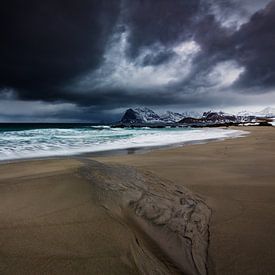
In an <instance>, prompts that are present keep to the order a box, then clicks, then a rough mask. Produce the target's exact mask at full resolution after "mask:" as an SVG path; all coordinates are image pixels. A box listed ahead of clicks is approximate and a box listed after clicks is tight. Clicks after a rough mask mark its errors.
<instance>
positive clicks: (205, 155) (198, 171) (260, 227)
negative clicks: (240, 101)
mask: <svg viewBox="0 0 275 275" xmlns="http://www.w3.org/2000/svg"><path fill="white" fill-rule="evenodd" d="M237 129H241V130H246V131H249V132H250V135H248V136H247V137H242V138H236V139H230V140H226V141H218V142H211V143H208V144H204V145H191V146H186V147H182V148H176V149H168V150H166V149H165V150H157V151H153V152H150V153H147V154H144V155H128V156H124V157H111V158H110V157H108V158H98V160H99V161H103V162H113V163H114V162H115V163H122V164H124V163H127V164H128V165H133V166H136V167H138V168H139V169H142V170H148V171H152V172H154V173H156V174H157V175H159V176H161V177H164V178H167V179H169V180H171V181H173V182H175V183H176V184H183V185H184V186H186V187H188V188H189V190H192V191H194V192H197V193H199V194H200V195H203V197H204V198H205V199H206V202H207V204H208V205H209V206H210V207H211V208H212V218H211V224H210V247H209V260H208V264H209V273H210V274H274V272H275V234H274V232H275V128H274V127H245V128H241V127H238V128H237Z"/></svg>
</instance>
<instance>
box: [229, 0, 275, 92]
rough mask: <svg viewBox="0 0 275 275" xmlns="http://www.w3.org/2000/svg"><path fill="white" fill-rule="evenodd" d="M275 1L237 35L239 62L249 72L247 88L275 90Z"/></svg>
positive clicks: (243, 81) (244, 77) (244, 80)
mask: <svg viewBox="0 0 275 275" xmlns="http://www.w3.org/2000/svg"><path fill="white" fill-rule="evenodd" d="M274 26H275V1H273V2H271V3H270V4H269V5H268V6H267V7H266V8H265V9H264V10H262V11H259V12H257V13H255V14H254V15H253V16H252V18H251V20H250V21H249V22H248V23H247V24H245V25H243V26H242V27H241V29H240V31H239V32H237V33H236V34H235V35H234V43H235V48H236V56H237V60H238V62H239V63H240V64H242V65H243V66H245V68H246V72H245V73H244V74H243V75H242V78H241V79H240V81H239V83H238V84H240V85H242V86H243V87H248V88H249V87H253V86H258V87H274V86H275V51H274V49H275V28H274Z"/></svg>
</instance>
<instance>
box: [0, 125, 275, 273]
mask: <svg viewBox="0 0 275 275" xmlns="http://www.w3.org/2000/svg"><path fill="white" fill-rule="evenodd" d="M237 129H239V127H238V128H237ZM244 130H245V131H246V130H247V131H249V132H250V134H249V135H246V136H245V137H244V138H229V139H225V140H215V141H214V142H207V143H206V144H205V143H204V144H195V145H188V146H181V147H172V148H171V147H170V148H167V147H165V148H163V147H162V148H161V149H157V150H149V151H146V152H143V153H134V154H123V155H103V156H91V155H85V156H83V155H81V156H78V157H75V156H68V157H65V158H64V157H63V158H61V157H58V158H50V159H48V158H47V159H44V158H43V159H39V160H33V159H32V160H30V159H27V160H26V161H21V160H20V161H17V162H12V163H5V164H4V163H2V164H1V165H0V189H1V190H0V191H1V192H0V199H1V201H2V206H1V207H0V221H1V228H0V230H1V233H2V235H1V237H0V241H1V243H2V256H0V266H1V267H0V271H2V272H3V273H5V272H6V273H7V271H9V273H12V271H15V270H17V271H19V270H21V269H22V268H23V270H25V272H28V271H29V269H30V268H33V271H32V272H33V273H34V274H35V272H36V273H37V272H39V271H41V268H44V271H47V272H51V273H52V274H70V273H74V272H75V271H79V272H82V273H83V274H88V273H92V272H96V270H97V272H100V273H101V274H110V273H111V274H125V273H127V274H137V273H138V270H140V268H141V266H142V264H145V265H146V268H150V266H151V267H152V266H155V265H156V266H160V264H159V262H158V257H162V256H161V255H158V254H159V253H160V252H158V249H156V248H154V246H152V245H151V244H150V242H149V244H148V243H147V242H146V241H145V239H143V237H142V234H141V235H139V234H138V233H137V232H138V228H137V227H135V226H134V227H132V226H130V227H129V226H128V222H129V223H130V224H131V222H130V221H129V219H128V218H126V216H127V215H126V216H124V214H123V213H124V210H123V209H126V208H125V207H126V206H125V205H126V204H124V203H123V204H122V205H121V206H119V203H118V202H119V201H120V202H122V201H125V198H126V201H127V200H128V198H130V197H132V196H133V194H132V193H131V194H129V195H125V196H124V197H123V198H124V199H120V198H119V197H116V196H117V195H115V196H113V195H112V193H110V192H109V191H108V192H107V193H106V191H104V190H103V193H101V191H100V192H99V193H98V191H97V190H98V188H96V189H95V188H94V186H99V187H100V186H101V184H102V182H105V179H106V183H105V184H107V186H109V185H108V184H110V180H112V181H113V184H114V187H112V188H111V189H110V190H113V189H114V188H117V187H115V186H117V184H120V183H123V182H124V181H125V180H126V182H124V183H123V184H126V186H127V188H126V189H125V187H123V186H121V188H122V189H121V190H124V189H125V190H127V189H129V187H128V184H129V183H131V182H132V183H133V184H136V183H135V180H134V179H133V181H132V180H129V182H128V181H127V179H131V177H133V176H134V175H142V176H138V177H137V178H138V179H139V181H140V179H142V178H143V177H144V178H146V179H147V180H146V181H148V182H151V184H149V185H148V183H147V184H146V186H147V185H148V186H151V185H152V184H157V185H156V189H154V190H159V191H157V192H161V193H162V192H163V191H161V190H162V189H159V187H158V184H160V183H162V184H164V186H165V189H164V190H166V191H165V192H164V193H162V194H166V193H167V192H168V193H169V192H172V193H173V192H174V191H172V190H177V188H188V190H190V192H191V193H190V194H192V195H191V196H192V197H193V196H194V198H195V200H197V199H198V198H202V200H203V201H205V202H206V204H207V205H208V206H209V207H210V208H211V209H212V218H211V222H210V246H209V250H208V255H209V258H208V263H207V268H208V272H209V274H224V273H231V274H236V273H243V274H244V273H249V274H259V273H261V274H268V273H271V272H272V270H274V268H275V263H273V262H274V261H272V259H274V257H275V238H274V236H273V235H274V234H273V232H274V230H275V215H274V213H275V183H274V182H273V181H274V178H275V167H274V163H275V154H274V153H273V152H274V150H273V148H274V149H275V135H274V133H275V129H274V128H273V127H245V128H244ZM82 160H86V161H92V163H91V165H92V167H94V168H93V169H92V170H89V171H92V173H95V174H92V177H91V179H89V180H88V179H85V177H84V178H83V176H81V177H79V176H78V172H77V171H78V170H79V169H80V167H82V164H81V161H82ZM94 161H99V163H102V165H103V166H102V167H103V168H100V167H101V166H99V168H98V166H97V165H96V164H93V162H94ZM93 165H94V166H93ZM105 165H107V166H106V168H104V167H105ZM129 166H130V167H134V168H133V169H137V172H131V171H134V170H131V169H132V168H129V169H130V170H127V169H128V168H127V169H126V170H124V169H125V168H123V167H129ZM107 167H109V168H110V169H111V170H108V169H109V168H107ZM111 167H113V168H111ZM98 169H99V170H98ZM101 169H103V170H102V172H101ZM104 169H107V170H104ZM96 171H98V172H96ZM108 171H109V172H108ZM105 177H106V178H105ZM134 177H136V176H134ZM97 178H98V181H97V180H96V179H97ZM122 179H123V180H122ZM97 182H98V183H97ZM142 182H143V181H140V184H144V183H142ZM160 186H161V185H160ZM108 188H109V187H108ZM108 188H107V190H109V189H108ZM142 188H143V187H142ZM167 190H170V191H167ZM112 192H113V191H112ZM123 192H124V191H123ZM168 193H167V194H168ZM108 194H109V195H108ZM118 194H121V191H119V193H118ZM106 195H107V197H106ZM119 196H120V195H119ZM197 196H198V197H197ZM103 198H108V199H107V200H105V199H103ZM98 199H100V200H102V199H103V201H99V202H98ZM146 204H147V203H146ZM146 204H145V205H146ZM156 205H159V207H162V206H163V205H165V203H164V202H162V201H158V202H157V203H156ZM168 205H169V203H168ZM118 206H119V207H118ZM143 207H144V206H143ZM125 211H126V210H125ZM127 211H128V210H127ZM127 211H126V212H127ZM131 211H132V210H131ZM131 211H130V212H129V213H130V216H131V217H133V214H131V213H132V212H131ZM146 211H147V210H146ZM146 213H148V212H146ZM163 213H166V212H163ZM121 215H122V216H121ZM146 215H147V214H146ZM154 215H155V214H152V217H154ZM165 215H167V214H165ZM163 218H164V216H163ZM156 221H158V219H156ZM139 222H140V221H139ZM141 224H143V222H141ZM110 227H112V229H113V230H112V232H110ZM156 228H159V226H158V227H156ZM156 230H159V229H154V230H153V231H152V232H153V233H151V234H152V236H158V239H157V240H156V241H155V242H157V243H158V242H159V244H160V243H161V242H162V240H165V237H164V236H165V235H161V234H163V233H156V232H158V231H156ZM146 231H148V232H150V230H149V229H148V228H147V227H145V228H144V229H143V232H146ZM133 232H136V233H134V235H133ZM160 232H161V231H160ZM159 234H160V235H159ZM165 234H166V233H165ZM136 237H137V238H138V241H137V242H138V243H137V242H136V241H135V238H136ZM133 240H134V243H133ZM259 240H261V241H259ZM129 244H131V246H130V247H131V249H132V250H131V249H130V250H129ZM137 244H140V245H141V247H142V249H143V250H140V248H139V246H137ZM173 245H175V244H173ZM166 246H167V244H166V245H164V247H166ZM174 247H175V246H174ZM183 247H184V246H183ZM161 250H163V248H162V249H161ZM118 251H119V253H117V252H118ZM141 251H146V253H147V254H145V255H144V254H140V253H141ZM186 251H188V250H186ZM152 252H153V253H152ZM133 253H134V254H133ZM148 253H149V254H148ZM181 253H182V252H178V253H177V254H181ZM188 253H189V252H188ZM160 254H161V253H160ZM20 255H21V256H20ZM22 255H25V256H24V257H22ZM26 255H27V256H26ZM96 255H102V258H101V259H99V258H97V256H96ZM115 255H116V256H115ZM129 255H136V256H135V257H138V258H135V257H134V258H135V259H136V260H134V258H133V256H129ZM146 255H147V256H146ZM18 257H19V258H20V257H21V258H20V260H18V259H19V258H18ZM147 258H148V261H147V260H146V259H147ZM171 258H172V259H173V258H174V259H175V256H171V255H170V259H171ZM187 258H188V257H187ZM50 259H51V260H50ZM149 259H150V261H149ZM165 261H166V260H165ZM108 263H110V265H109V264H108ZM185 265H186V266H189V268H190V267H191V266H192V264H190V263H188V262H185ZM137 266H139V268H137ZM200 266H201V264H200ZM172 267H173V268H175V266H174V264H172V265H171V268H172ZM75 268H77V269H75ZM162 268H164V270H165V268H166V267H163V266H162ZM173 268H172V269H171V270H173V272H174V273H173V274H177V272H178V271H177V269H173ZM147 270H148V269H147ZM171 270H170V271H171ZM4 271H5V272H4ZM166 271H167V270H166Z"/></svg>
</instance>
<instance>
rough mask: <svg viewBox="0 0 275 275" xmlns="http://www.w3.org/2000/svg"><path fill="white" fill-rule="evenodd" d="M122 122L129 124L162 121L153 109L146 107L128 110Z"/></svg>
mask: <svg viewBox="0 0 275 275" xmlns="http://www.w3.org/2000/svg"><path fill="white" fill-rule="evenodd" d="M121 122H122V123H127V124H134V123H159V122H161V118H160V116H159V115H158V114H156V113H155V112H154V111H152V110H151V109H149V108H146V107H144V108H135V109H128V110H126V112H125V113H124V115H123V117H122V119H121Z"/></svg>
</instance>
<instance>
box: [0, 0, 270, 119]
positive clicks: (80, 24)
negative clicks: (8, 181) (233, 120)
mask: <svg viewBox="0 0 275 275" xmlns="http://www.w3.org/2000/svg"><path fill="white" fill-rule="evenodd" d="M274 26H275V1H270V0H158V1H156V0H105V1H104V0H98V1H96V0H81V1H75V0H74V1H73V0H45V1H37V0H28V1H22V0H9V1H5V3H4V2H3V3H1V8H0V34H1V43H0V121H49V122H52V121H106V120H115V119H116V118H117V117H118V116H119V115H120V114H121V112H123V110H125V109H126V108H129V107H136V106H148V107H152V108H153V109H155V110H158V111H164V110H168V109H169V110H175V111H182V112H183V111H186V110H198V111H202V110H205V111H206V110H209V109H214V110H219V109H222V110H226V111H232V112H236V111H239V110H243V109H248V110H253V109H254V110H259V109H261V108H263V107H266V106H274V105H275V27H274Z"/></svg>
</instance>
